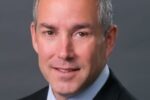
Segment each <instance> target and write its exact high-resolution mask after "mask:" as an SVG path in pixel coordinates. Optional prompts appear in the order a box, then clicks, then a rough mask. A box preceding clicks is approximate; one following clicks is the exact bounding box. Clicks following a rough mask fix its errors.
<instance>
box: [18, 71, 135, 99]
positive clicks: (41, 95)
mask: <svg viewBox="0 0 150 100" xmlns="http://www.w3.org/2000/svg"><path fill="white" fill-rule="evenodd" d="M47 93H48V86H47V87H45V88H43V89H41V90H39V91H38V92H36V93H34V94H32V95H30V96H28V97H25V98H23V99H20V100H46V98H47ZM93 100H136V99H135V98H134V97H133V96H131V95H130V94H129V92H128V91H127V90H126V89H125V88H124V87H123V86H122V85H121V83H120V82H119V81H118V80H117V79H116V78H115V77H114V75H113V74H112V72H110V76H109V78H108V80H107V82H106V83H105V85H104V86H103V87H102V89H101V90H100V91H99V92H98V93H97V95H96V96H95V98H94V99H93Z"/></svg>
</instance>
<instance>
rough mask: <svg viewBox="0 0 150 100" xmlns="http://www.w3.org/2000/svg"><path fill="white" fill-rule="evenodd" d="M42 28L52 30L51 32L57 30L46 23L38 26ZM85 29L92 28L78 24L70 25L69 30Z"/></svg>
mask: <svg viewBox="0 0 150 100" xmlns="http://www.w3.org/2000/svg"><path fill="white" fill-rule="evenodd" d="M42 27H45V28H48V29H52V30H57V29H58V28H57V27H55V26H54V25H51V24H48V23H41V24H40V25H39V28H42ZM85 28H89V29H93V26H92V25H91V24H89V23H79V24H74V25H72V27H71V30H73V31H76V30H79V29H85ZM69 30H70V29H69Z"/></svg>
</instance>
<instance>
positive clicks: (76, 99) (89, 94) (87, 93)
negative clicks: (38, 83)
mask: <svg viewBox="0 0 150 100" xmlns="http://www.w3.org/2000/svg"><path fill="white" fill-rule="evenodd" d="M109 74H110V72H109V68H108V66H107V65H106V66H105V67H104V69H103V71H102V72H101V74H100V75H99V76H98V78H97V79H96V81H95V82H94V83H93V84H92V85H91V86H89V87H88V88H87V89H85V90H84V91H83V92H81V93H80V94H77V95H75V96H72V97H70V98H68V100H92V99H93V98H94V97H95V96H96V94H97V93H98V92H99V91H100V90H101V88H102V87H103V85H104V84H105V83H106V81H107V79H108V77H109ZM47 100H56V98H55V96H54V94H53V91H52V89H51V86H50V85H49V91H48V96H47Z"/></svg>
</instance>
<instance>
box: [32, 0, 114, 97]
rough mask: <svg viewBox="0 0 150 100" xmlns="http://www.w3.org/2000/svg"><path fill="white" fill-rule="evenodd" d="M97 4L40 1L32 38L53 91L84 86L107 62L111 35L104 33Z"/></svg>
mask: <svg viewBox="0 0 150 100" xmlns="http://www.w3.org/2000/svg"><path fill="white" fill-rule="evenodd" d="M96 5H97V4H96V0H78V1H76V0H40V2H39V5H38V9H37V24H36V25H35V24H34V23H32V25H31V33H32V42H33V47H34V49H35V51H36V52H37V54H38V58H39V66H40V70H41V72H42V73H43V75H44V77H45V78H46V80H47V81H48V82H49V83H50V85H51V87H52V89H53V92H54V94H56V95H57V94H61V95H68V96H69V95H72V94H75V93H77V92H79V91H80V90H82V89H84V88H86V87H87V86H88V85H90V84H91V83H92V82H93V81H94V80H95V79H96V78H97V76H98V75H99V73H100V72H101V70H102V69H103V67H104V66H105V64H106V60H107V57H108V55H109V54H110V52H111V49H112V46H111V44H112V42H111V39H112V38H111V36H110V37H109V36H108V38H107V37H104V36H103V33H102V28H101V25H100V24H99V23H98V18H97V6H96ZM110 34H111V33H110Z"/></svg>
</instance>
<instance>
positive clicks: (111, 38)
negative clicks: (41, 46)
mask: <svg viewBox="0 0 150 100" xmlns="http://www.w3.org/2000/svg"><path fill="white" fill-rule="evenodd" d="M117 30H118V28H117V26H116V25H111V27H110V28H109V30H108V31H107V33H106V35H105V39H106V57H107V58H108V57H109V56H110V54H111V52H112V50H113V48H114V46H115V42H116V38H117Z"/></svg>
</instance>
